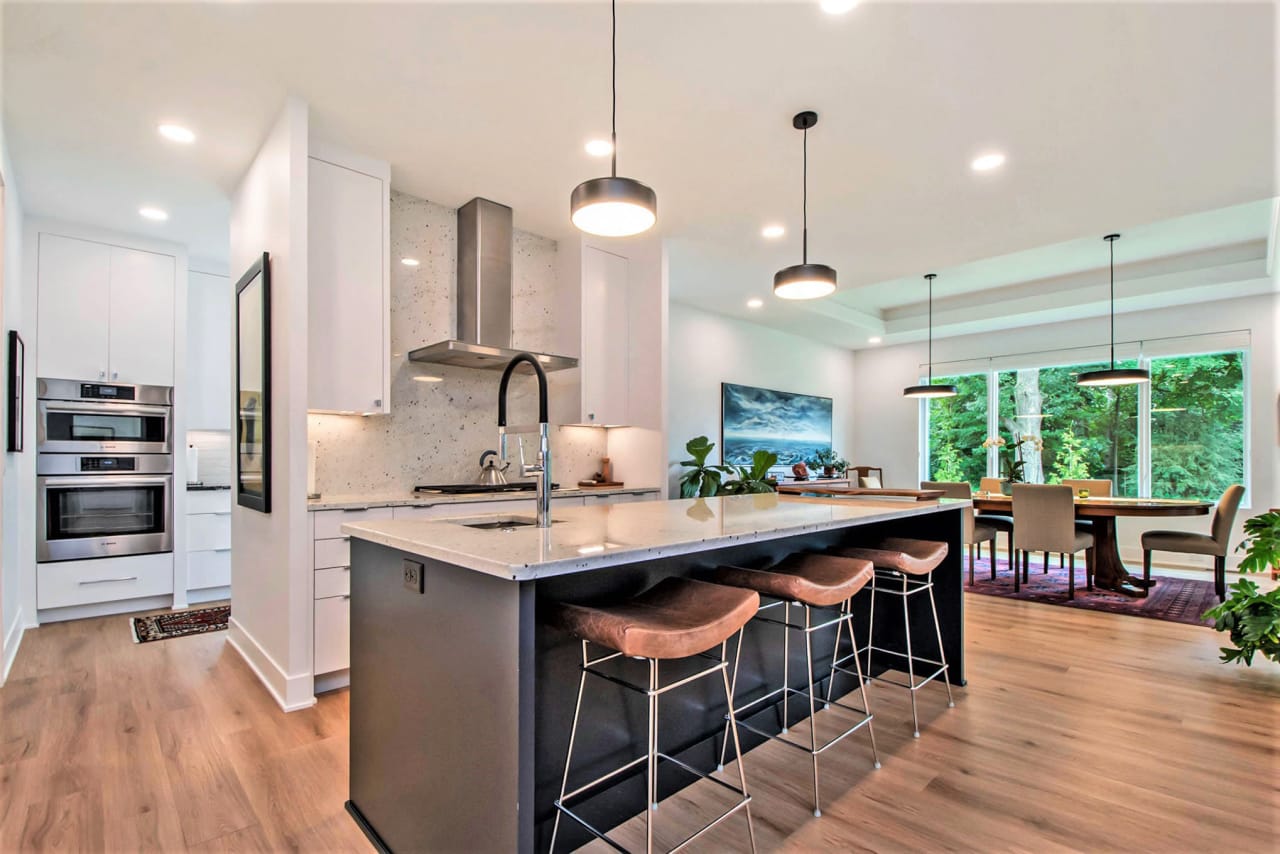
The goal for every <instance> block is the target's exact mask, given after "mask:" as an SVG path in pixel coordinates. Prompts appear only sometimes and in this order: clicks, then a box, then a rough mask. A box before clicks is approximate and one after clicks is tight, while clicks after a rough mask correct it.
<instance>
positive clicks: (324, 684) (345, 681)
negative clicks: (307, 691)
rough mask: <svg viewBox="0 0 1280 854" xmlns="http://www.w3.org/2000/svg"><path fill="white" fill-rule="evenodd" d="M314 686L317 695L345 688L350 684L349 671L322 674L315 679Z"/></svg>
mask: <svg viewBox="0 0 1280 854" xmlns="http://www.w3.org/2000/svg"><path fill="white" fill-rule="evenodd" d="M315 684H316V693H317V694H323V693H324V692H325V691H336V690H338V689H339V688H346V687H347V686H348V685H350V684H351V671H350V670H335V671H333V672H332V673H322V674H320V675H319V676H317V677H316V680H315Z"/></svg>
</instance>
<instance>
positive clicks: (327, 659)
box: [313, 596, 351, 673]
mask: <svg viewBox="0 0 1280 854" xmlns="http://www.w3.org/2000/svg"><path fill="white" fill-rule="evenodd" d="M315 607H316V610H315V638H314V640H315V644H314V647H313V649H314V662H315V663H314V668H315V672H316V673H331V672H333V671H334V670H346V669H347V668H348V667H350V666H351V599H350V598H349V597H347V596H333V597H330V598H328V599H317V600H316V603H315Z"/></svg>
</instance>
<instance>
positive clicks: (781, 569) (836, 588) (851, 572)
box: [714, 554, 875, 608]
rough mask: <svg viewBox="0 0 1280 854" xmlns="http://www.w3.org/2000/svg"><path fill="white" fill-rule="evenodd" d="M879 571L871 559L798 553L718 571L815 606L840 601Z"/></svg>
mask: <svg viewBox="0 0 1280 854" xmlns="http://www.w3.org/2000/svg"><path fill="white" fill-rule="evenodd" d="M874 575H875V567H874V566H873V565H872V563H871V561H869V560H859V559H857V558H849V557H840V556H838V555H826V554H796V555H791V556H790V557H786V558H783V559H782V560H781V561H779V562H778V563H776V564H774V565H773V566H770V567H767V568H765V569H746V568H744V567H740V566H722V567H720V568H719V569H717V570H716V572H715V576H714V577H715V580H716V581H718V582H719V583H721V584H729V585H732V586H734V587H745V588H747V589H748V590H755V591H757V592H758V593H761V594H763V595H765V596H773V597H775V598H778V599H787V600H790V601H792V602H801V603H803V604H805V605H812V606H813V607H815V608H827V607H830V606H832V605H839V604H840V603H841V602H843V601H845V600H846V599H848V598H849V597H850V596H852V595H853V594H855V593H857V592H858V591H859V590H861V589H862V588H863V587H866V586H867V584H868V582H870V581H871V579H872V577H873V576H874Z"/></svg>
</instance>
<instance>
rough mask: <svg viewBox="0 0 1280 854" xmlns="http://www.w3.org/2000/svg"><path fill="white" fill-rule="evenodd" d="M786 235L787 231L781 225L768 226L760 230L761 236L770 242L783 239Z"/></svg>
mask: <svg viewBox="0 0 1280 854" xmlns="http://www.w3.org/2000/svg"><path fill="white" fill-rule="evenodd" d="M786 233H787V229H786V228H785V227H783V226H781V225H766V226H765V227H764V228H762V229H760V236H761V237H767V238H769V239H770V240H773V239H774V238H778V237H781V236H782V235H784V234H786Z"/></svg>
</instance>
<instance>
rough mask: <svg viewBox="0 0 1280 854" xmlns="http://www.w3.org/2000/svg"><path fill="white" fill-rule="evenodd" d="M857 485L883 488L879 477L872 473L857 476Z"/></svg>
mask: <svg viewBox="0 0 1280 854" xmlns="http://www.w3.org/2000/svg"><path fill="white" fill-rule="evenodd" d="M858 486H860V487H862V488H863V489H884V487H883V486H881V484H880V478H878V477H876V476H875V475H872V476H870V477H861V476H859V477H858Z"/></svg>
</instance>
